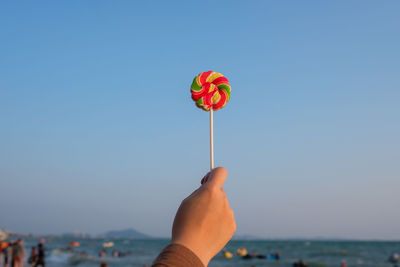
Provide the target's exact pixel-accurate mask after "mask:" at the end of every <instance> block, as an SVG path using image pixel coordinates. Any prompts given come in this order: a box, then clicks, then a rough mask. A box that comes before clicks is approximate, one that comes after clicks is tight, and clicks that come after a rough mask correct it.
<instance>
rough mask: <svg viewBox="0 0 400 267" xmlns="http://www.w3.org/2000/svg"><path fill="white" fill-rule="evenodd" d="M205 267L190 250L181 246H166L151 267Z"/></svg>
mask: <svg viewBox="0 0 400 267" xmlns="http://www.w3.org/2000/svg"><path fill="white" fill-rule="evenodd" d="M188 266H190V267H204V265H203V263H202V262H201V260H200V259H199V258H198V257H197V256H196V255H195V254H194V253H193V252H192V251H191V250H190V249H188V248H186V247H184V246H182V245H179V244H170V245H168V246H166V247H165V248H164V249H163V250H162V251H161V253H160V254H159V255H158V257H157V258H156V259H155V261H154V262H153V265H151V267H188Z"/></svg>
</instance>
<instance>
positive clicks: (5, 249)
mask: <svg viewBox="0 0 400 267" xmlns="http://www.w3.org/2000/svg"><path fill="white" fill-rule="evenodd" d="M9 247H10V243H6V244H4V245H3V251H2V254H3V267H8V252H9Z"/></svg>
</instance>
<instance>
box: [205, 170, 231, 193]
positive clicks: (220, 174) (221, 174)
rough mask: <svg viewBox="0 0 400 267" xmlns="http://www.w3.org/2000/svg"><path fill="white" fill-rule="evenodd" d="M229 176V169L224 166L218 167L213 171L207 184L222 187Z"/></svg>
mask: <svg viewBox="0 0 400 267" xmlns="http://www.w3.org/2000/svg"><path fill="white" fill-rule="evenodd" d="M227 176H228V171H227V170H226V169H225V168H224V167H217V168H215V169H213V170H212V171H211V173H210V177H209V178H208V181H207V183H206V186H210V187H217V188H222V186H223V185H224V183H225V180H226V177H227Z"/></svg>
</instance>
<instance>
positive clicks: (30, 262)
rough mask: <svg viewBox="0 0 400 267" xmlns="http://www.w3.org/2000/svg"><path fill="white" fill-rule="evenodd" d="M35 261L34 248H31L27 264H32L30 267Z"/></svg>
mask: <svg viewBox="0 0 400 267" xmlns="http://www.w3.org/2000/svg"><path fill="white" fill-rule="evenodd" d="M36 260H37V253H36V247H32V248H31V255H30V256H29V259H28V263H29V264H32V266H34V265H35V263H36Z"/></svg>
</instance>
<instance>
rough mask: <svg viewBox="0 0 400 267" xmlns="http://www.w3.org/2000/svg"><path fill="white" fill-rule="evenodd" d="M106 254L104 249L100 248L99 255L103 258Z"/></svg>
mask: <svg viewBox="0 0 400 267" xmlns="http://www.w3.org/2000/svg"><path fill="white" fill-rule="evenodd" d="M105 256H106V251H105V250H104V249H102V250H100V252H99V257H100V258H104V257H105Z"/></svg>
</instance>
